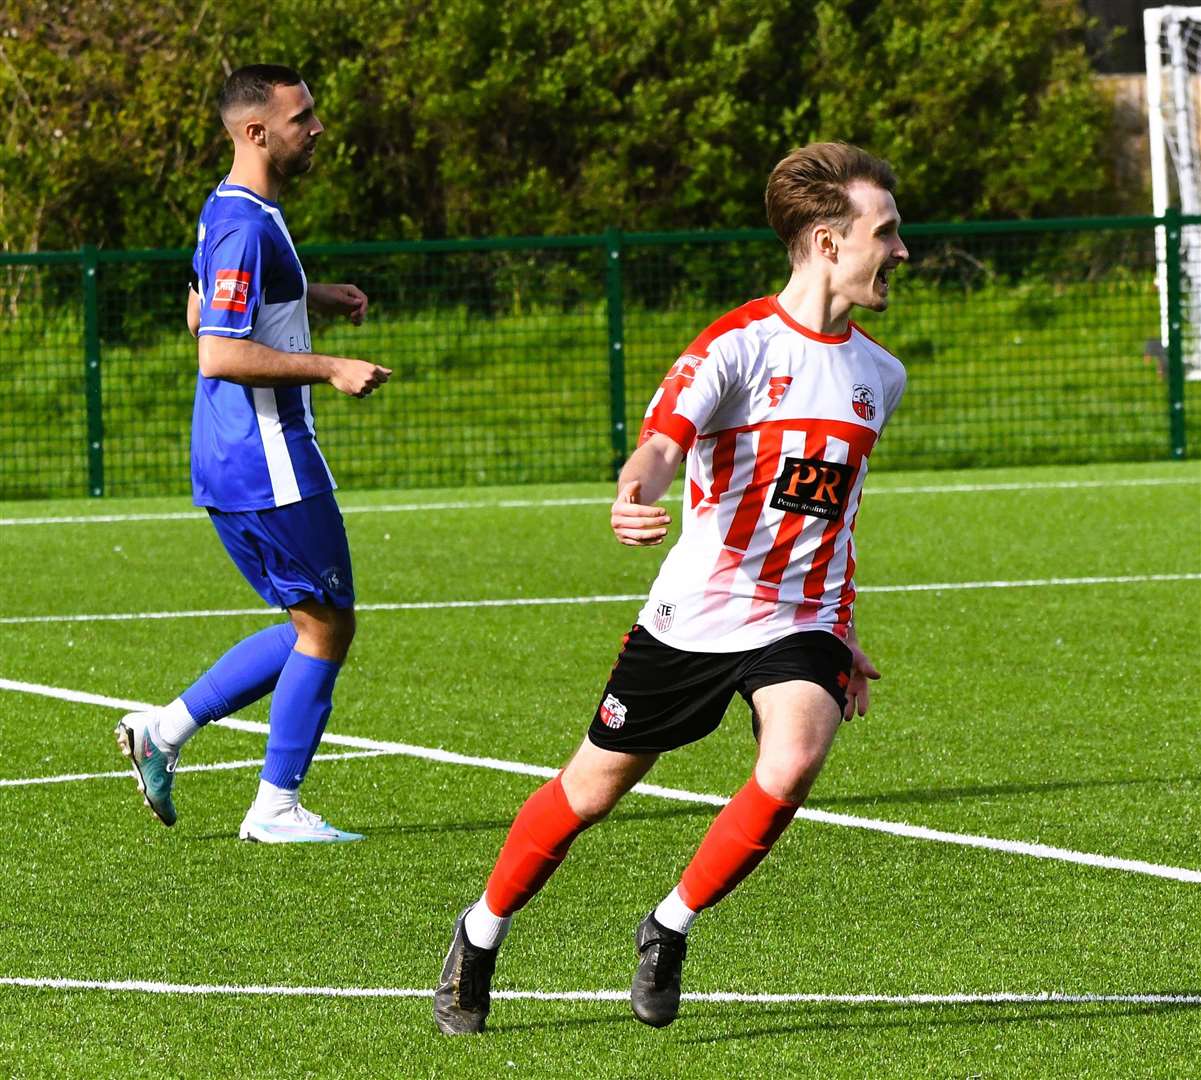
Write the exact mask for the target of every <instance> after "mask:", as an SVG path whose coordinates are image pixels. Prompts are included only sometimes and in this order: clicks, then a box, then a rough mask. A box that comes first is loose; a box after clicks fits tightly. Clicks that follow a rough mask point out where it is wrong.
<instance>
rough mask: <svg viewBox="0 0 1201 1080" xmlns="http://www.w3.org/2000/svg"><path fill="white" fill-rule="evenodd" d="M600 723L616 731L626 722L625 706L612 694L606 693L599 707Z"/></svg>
mask: <svg viewBox="0 0 1201 1080" xmlns="http://www.w3.org/2000/svg"><path fill="white" fill-rule="evenodd" d="M600 719H601V723H602V724H604V725H605V727H607V728H612V729H613V730H614V731H616V730H617V729H618V728H619V727H621V726H622V725H624V724H625V722H626V707H625V706H624V705H623V704H622V703H621V702H620V701H618V700H617V698H615V697H614V696H613V695H612V694H606V695H605V700H604V701H602V702H601V707H600Z"/></svg>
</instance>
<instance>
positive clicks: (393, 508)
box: [0, 476, 1201, 527]
mask: <svg viewBox="0 0 1201 1080" xmlns="http://www.w3.org/2000/svg"><path fill="white" fill-rule="evenodd" d="M1194 484H1201V477H1192V476H1179V477H1177V476H1161V477H1147V478H1145V479H1141V480H1140V479H1136V478H1128V479H1119V480H1054V481H1053V480H1048V481H1041V482H1040V481H1036V482H1033V483H1024V482H1021V481H1011V482H1004V481H998V482H996V483H991V484H912V485H908V486H902V487H887V488H876V487H872V488H871V489H870V490H869V491H868V492H867V494H868V495H870V496H872V497H873V498H874V497H876V496H883V495H964V494H980V493H987V492H990V491H1073V490H1083V489H1088V488H1103V489H1104V488H1128V487H1136V488H1143V487H1176V486H1181V485H1183V486H1192V485H1194ZM679 497H680V493H679V492H678V491H677V492H672V493H671V494H669V495H666V496H664V498H665V499H669V500H670V499H674V498H679ZM612 501H613V500H612V499H611V498H610V497H608V496H584V497H580V498H562V499H498V500H496V501H495V502H465V501H459V502H428V503H381V504H379V505H376V506H343V507H342V508H341V509H342V513H343V514H405V513H420V512H421V511H430V510H525V509H541V508H551V507H572V506H608V505H609V504H610V503H611V502H612ZM207 520H208V514H207V513H205V512H204V511H203V510H177V511H161V512H158V513H149V512H148V513H143V514H75V515H64V516H59V517H15V518H0V527H3V526H12V525H109V524H114V523H122V522H126V521H207Z"/></svg>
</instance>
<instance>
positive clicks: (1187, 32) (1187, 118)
mask: <svg viewBox="0 0 1201 1080" xmlns="http://www.w3.org/2000/svg"><path fill="white" fill-rule="evenodd" d="M1143 35H1144V42H1145V45H1146V56H1147V130H1148V134H1149V136H1150V146H1151V199H1152V205H1153V208H1154V213H1155V215H1156V216H1157V217H1161V216H1162V215H1163V214H1164V213H1165V211H1167V209H1168V208H1169V207H1170V206H1173V205H1175V206H1177V207H1178V208H1179V210H1180V212H1181V213H1182V214H1201V186H1199V185H1201V150H1199V143H1201V133H1199V132H1198V128H1197V124H1198V120H1199V118H1201V7H1158V8H1148V9H1147V10H1145V11H1144V12H1143ZM1180 232H1181V235H1180V278H1181V282H1180V284H1181V291H1182V293H1183V296H1184V305H1183V307H1184V310H1183V312H1182V313H1181V314H1182V316H1183V319H1184V324H1183V325H1182V327H1181V331H1182V335H1181V337H1182V342H1181V344H1182V349H1181V352H1182V354H1183V357H1184V366H1185V372H1186V377H1187V378H1189V379H1191V380H1196V379H1201V225H1186V226H1184V227H1183V228H1182V229H1181V231H1180ZM1155 256H1156V260H1155V261H1156V267H1157V271H1156V283H1157V285H1158V288H1159V314H1160V341H1161V344H1162V346H1163V348H1164V349H1165V350H1166V349H1167V347H1168V273H1167V237H1166V235H1165V231H1164V229H1163V228H1162V227H1160V228H1158V229H1156V230H1155Z"/></svg>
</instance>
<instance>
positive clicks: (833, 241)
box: [809, 221, 838, 261]
mask: <svg viewBox="0 0 1201 1080" xmlns="http://www.w3.org/2000/svg"><path fill="white" fill-rule="evenodd" d="M809 245H810V250H811V251H812V252H813V253H814V254H815V255H817V256H818V257H819V258H823V259H830V260H831V261H833V260H835V259H837V258H838V234H837V233H836V232H835V231H834V227H833V226H832V225H830V224H829V223H828V222H824V221H822V222H818V223H817V224H816V225H814V226H813V234H812V236H810V238H809Z"/></svg>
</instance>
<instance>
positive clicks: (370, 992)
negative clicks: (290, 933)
mask: <svg viewBox="0 0 1201 1080" xmlns="http://www.w3.org/2000/svg"><path fill="white" fill-rule="evenodd" d="M0 986H12V987H22V988H26V989H32V990H107V991H110V992H125V993H139V994H189V995H217V994H222V995H232V996H243V997H246V996H250V997H332V998H430V997H433V996H434V991H433V990H428V989H425V988H418V987H401V986H395V987H393V986H236V985H223V984H219V983H168V982H149V981H145V980H141V979H29V978H20V977H17V976H5V977H0ZM492 997H493V999H497V998H499V999H501V1000H504V1001H585V1002H590V1001H629V999H630V992H629V990H557V991H556V990H493V991H492ZM680 997H681V998H682V999H683V1000H684V1001H695V1002H701V1003H717V1004H727V1003H736V1004H750V1005H791V1004H798V1005H946V1006H955V1005H968V1006H970V1005H1043V1004H1057V1005H1182V1006H1187V1005H1201V995H1197V994H1088V993H1086V994H1068V993H1064V992H1062V991H1058V990H1042V991H1035V992H1033V993H1025V994H1023V993H1012V992H1006V991H1000V992H998V993H993V994H740V993H733V992H729V991H715V992H712V993H705V992H703V991H702V992H687V991H686V992H685V993H683V994H681V995H680Z"/></svg>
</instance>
